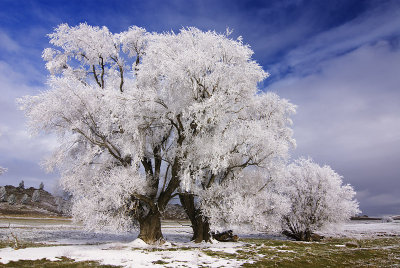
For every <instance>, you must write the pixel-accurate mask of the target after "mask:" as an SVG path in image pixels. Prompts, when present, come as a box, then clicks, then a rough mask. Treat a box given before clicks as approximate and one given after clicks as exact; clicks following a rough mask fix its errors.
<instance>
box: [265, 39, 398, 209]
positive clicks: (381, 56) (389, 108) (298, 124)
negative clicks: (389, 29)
mask: <svg viewBox="0 0 400 268" xmlns="http://www.w3.org/2000/svg"><path fill="white" fill-rule="evenodd" d="M399 63H400V50H398V49H395V50H394V49H393V48H392V46H391V45H390V44H389V42H388V41H380V42H378V43H376V44H373V45H365V46H362V47H360V48H358V49H356V50H354V51H352V52H350V53H348V54H344V55H341V56H339V57H336V58H331V59H329V60H325V61H323V62H321V63H320V65H319V68H320V71H319V72H317V73H314V74H312V75H309V76H306V77H296V78H293V77H292V78H287V79H284V80H281V81H279V82H276V83H274V84H272V85H271V86H270V88H272V90H275V91H277V92H278V93H279V94H280V95H282V96H283V97H286V98H289V99H290V100H291V101H292V102H294V103H296V104H297V105H298V114H297V115H296V116H295V117H294V133H295V137H296V139H297V143H298V148H297V150H296V152H295V154H296V155H311V156H312V157H314V158H316V160H317V161H319V162H321V164H325V163H327V164H330V165H332V166H333V168H334V169H336V170H338V171H339V173H341V174H342V175H343V176H344V177H345V181H347V182H350V183H352V184H354V185H356V190H365V189H370V197H369V198H372V197H373V196H378V195H382V194H384V193H385V192H386V193H388V196H396V195H397V196H399V195H400V192H399V190H398V189H399V187H398V186H397V187H394V188H393V187H391V186H390V185H396V183H398V179H399V177H398V176H399V174H400V167H399V166H398V165H396V164H394V163H395V162H400V116H399V115H400V106H399V100H400V76H399V75H398V70H399ZM378 181H379V184H380V187H376V186H374V185H375V184H377V182H378ZM361 201H362V202H361V207H362V208H363V205H364V204H366V203H363V201H364V200H361ZM392 201H393V202H394V200H388V202H392ZM380 206H381V207H380V209H383V207H384V206H385V204H381V205H380ZM377 207H379V205H376V206H375V210H374V211H373V212H372V211H370V212H371V213H379V212H378V208H377ZM399 209H400V208H396V207H392V210H397V211H398V213H400V210H399Z"/></svg>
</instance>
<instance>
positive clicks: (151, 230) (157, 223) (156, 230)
mask: <svg viewBox="0 0 400 268" xmlns="http://www.w3.org/2000/svg"><path fill="white" fill-rule="evenodd" d="M139 228H140V233H139V236H138V238H140V239H142V240H143V241H144V242H146V243H147V244H156V243H163V242H164V238H163V235H162V232H161V214H160V213H159V212H158V211H157V212H153V211H150V212H149V214H148V215H147V216H146V217H144V218H141V219H139Z"/></svg>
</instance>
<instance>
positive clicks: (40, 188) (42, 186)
mask: <svg viewBox="0 0 400 268" xmlns="http://www.w3.org/2000/svg"><path fill="white" fill-rule="evenodd" d="M43 189H44V184H43V182H41V183H40V184H39V190H43Z"/></svg>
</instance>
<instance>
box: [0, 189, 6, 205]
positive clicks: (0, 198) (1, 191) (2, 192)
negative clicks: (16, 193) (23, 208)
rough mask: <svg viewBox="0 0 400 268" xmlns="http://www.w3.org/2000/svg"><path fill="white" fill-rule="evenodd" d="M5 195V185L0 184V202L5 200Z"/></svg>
mask: <svg viewBox="0 0 400 268" xmlns="http://www.w3.org/2000/svg"><path fill="white" fill-rule="evenodd" d="M6 197H7V191H6V187H4V186H1V187H0V202H5V201H7V199H6Z"/></svg>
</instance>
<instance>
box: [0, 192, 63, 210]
mask: <svg viewBox="0 0 400 268" xmlns="http://www.w3.org/2000/svg"><path fill="white" fill-rule="evenodd" d="M2 187H4V188H5V190H6V197H5V199H4V200H3V201H2V202H0V214H1V215H9V216H11V215H14V216H69V213H68V211H69V209H68V208H69V207H70V202H69V201H67V200H63V199H62V198H61V197H55V196H53V195H52V194H51V193H49V192H47V191H46V190H40V189H35V188H33V187H30V188H27V189H24V188H20V187H14V186H12V185H6V186H2ZM35 191H38V192H39V199H38V201H37V202H35V201H32V196H33V195H34V192H35ZM25 194H26V195H27V197H28V198H27V199H26V200H25V202H24V201H23V198H24V195H25ZM10 195H14V196H15V203H14V204H9V202H7V200H8V198H9V197H10Z"/></svg>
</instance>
